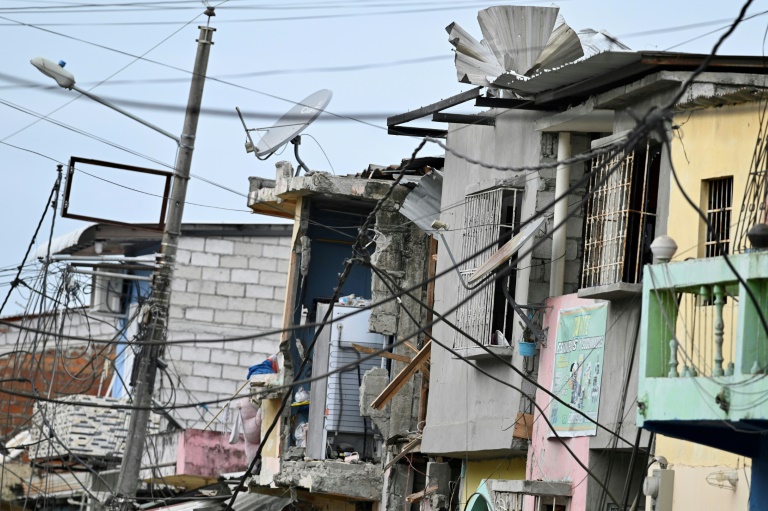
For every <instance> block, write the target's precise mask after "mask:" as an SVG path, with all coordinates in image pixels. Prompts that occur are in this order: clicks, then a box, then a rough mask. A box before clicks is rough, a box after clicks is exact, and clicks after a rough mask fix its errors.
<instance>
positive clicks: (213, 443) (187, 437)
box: [176, 429, 246, 478]
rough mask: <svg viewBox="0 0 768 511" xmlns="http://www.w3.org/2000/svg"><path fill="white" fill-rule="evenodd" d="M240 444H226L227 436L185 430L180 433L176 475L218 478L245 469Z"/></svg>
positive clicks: (219, 433)
mask: <svg viewBox="0 0 768 511" xmlns="http://www.w3.org/2000/svg"><path fill="white" fill-rule="evenodd" d="M245 468H246V460H245V450H244V448H243V443H242V442H238V443H236V444H234V445H230V444H229V434H228V433H221V432H218V431H202V430H199V429H187V430H184V431H181V432H179V445H178V452H177V458H176V474H177V475H181V474H184V475H196V476H203V477H214V478H216V477H219V475H221V474H222V473H227V472H238V471H241V470H245Z"/></svg>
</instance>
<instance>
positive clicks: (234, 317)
mask: <svg viewBox="0 0 768 511" xmlns="http://www.w3.org/2000/svg"><path fill="white" fill-rule="evenodd" d="M214 317H215V319H216V323H229V324H235V325H241V324H243V313H242V312H240V311H229V310H217V311H216V314H215V315H214Z"/></svg>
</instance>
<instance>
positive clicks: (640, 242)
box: [581, 141, 661, 288]
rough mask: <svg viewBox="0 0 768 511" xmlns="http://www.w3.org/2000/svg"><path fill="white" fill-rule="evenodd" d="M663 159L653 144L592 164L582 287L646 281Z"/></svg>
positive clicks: (601, 159)
mask: <svg viewBox="0 0 768 511" xmlns="http://www.w3.org/2000/svg"><path fill="white" fill-rule="evenodd" d="M660 156H661V146H660V145H659V144H655V143H652V142H650V141H649V142H648V143H647V144H645V145H644V146H641V147H638V148H637V149H635V150H634V151H632V152H630V153H628V154H621V155H619V156H616V157H614V159H612V160H608V157H607V155H601V156H599V157H597V158H595V159H594V160H593V161H592V171H593V172H594V173H593V175H592V179H591V182H590V190H591V191H592V194H591V196H590V198H589V201H588V202H587V214H586V220H585V229H584V260H583V268H582V279H581V287H582V288H589V287H597V286H606V285H609V284H615V283H618V282H626V283H631V284H635V283H639V282H640V281H641V280H642V276H643V271H642V268H643V265H644V264H646V263H650V262H651V261H652V254H651V250H650V245H651V243H652V242H653V238H654V233H655V229H656V205H657V195H658V189H659V164H660V160H661V158H660ZM606 178H607V179H606ZM603 180H605V182H603Z"/></svg>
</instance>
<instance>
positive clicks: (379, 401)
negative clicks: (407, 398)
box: [371, 340, 432, 410]
mask: <svg viewBox="0 0 768 511" xmlns="http://www.w3.org/2000/svg"><path fill="white" fill-rule="evenodd" d="M431 351H432V341H431V340H430V341H427V342H426V344H424V347H423V348H421V351H419V352H418V353H417V354H416V355H415V356H414V357H413V359H412V360H411V361H410V362H409V363H408V365H407V366H405V367H404V368H403V370H402V371H400V372H399V373H398V375H397V376H395V377H394V378H392V381H391V382H389V385H387V386H386V388H384V390H382V391H381V394H379V395H378V397H376V399H374V400H373V403H371V407H372V408H375V409H377V410H381V409H382V408H384V406H385V405H386V404H387V403H389V400H390V399H392V397H393V396H394V395H395V394H397V393H398V392H400V389H402V388H403V387H404V386H405V384H406V383H407V382H408V380H409V379H410V377H411V375H413V373H415V372H416V371H418V370H419V367H420V366H421V364H422V362H424V361H425V360H426V359H427V357H428V356H429V355H430V353H431Z"/></svg>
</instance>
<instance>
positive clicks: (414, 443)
mask: <svg viewBox="0 0 768 511" xmlns="http://www.w3.org/2000/svg"><path fill="white" fill-rule="evenodd" d="M420 444H421V437H417V438H414V439H413V440H411V441H410V442H408V443H407V444H405V446H403V450H402V451H400V452H399V453H398V454H397V456H395V457H394V458H392V459H391V460H390V462H389V463H387V464H386V465H384V469H383V470H382V471H381V472H382V473H384V472H386V471H387V470H389V467H391V466H392V465H394V464H395V463H397V462H398V461H400V460H401V459H403V456H405V455H406V454H408V453H409V452H411V451H412V450H414V449H415V448H416V447H417V446H418V445H420Z"/></svg>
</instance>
